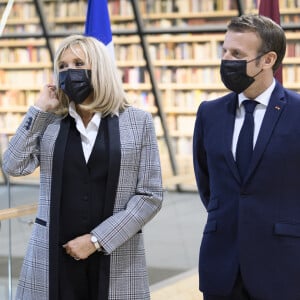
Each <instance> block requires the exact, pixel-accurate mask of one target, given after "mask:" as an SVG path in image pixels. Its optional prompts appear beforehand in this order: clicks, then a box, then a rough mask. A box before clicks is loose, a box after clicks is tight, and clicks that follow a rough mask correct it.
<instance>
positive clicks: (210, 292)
mask: <svg viewBox="0 0 300 300" xmlns="http://www.w3.org/2000/svg"><path fill="white" fill-rule="evenodd" d="M285 49H286V38H285V34H284V31H283V30H282V28H281V27H280V26H279V25H278V24H276V23H275V22H273V21H272V20H271V19H269V18H266V17H263V16H254V15H244V16H241V17H236V18H233V19H232V20H231V22H230V23H229V24H228V28H227V32H226V34H225V39H224V44H223V54H222V61H221V78H222V81H223V83H224V85H225V86H226V87H227V88H228V89H229V90H231V91H232V92H231V93H229V94H227V95H225V96H223V97H221V98H218V99H216V100H213V101H204V102H202V103H201V105H200V107H199V110H198V113H197V118H196V123H195V131H194V140H193V141H194V143H193V152H194V169H195V175H196V181H197V186H198V190H199V193H200V197H201V200H202V202H203V204H204V206H205V207H206V209H207V212H208V219H207V224H206V226H205V229H204V234H203V239H202V243H201V249H200V259H199V277H200V290H201V291H202V292H203V294H204V299H205V300H244V299H248V300H249V299H251V300H254V299H255V300H299V299H300V96H299V95H298V94H296V93H294V92H292V91H289V90H287V89H285V88H283V87H282V86H281V84H280V83H279V82H277V81H276V80H275V79H274V72H275V71H276V70H277V69H278V67H279V66H280V64H281V62H282V60H283V57H284V55H285ZM244 100H247V101H246V102H243V101H244ZM253 102H255V105H253V107H252V110H253V112H250V113H249V114H248V108H246V104H245V103H250V104H251V103H253ZM245 110H247V112H245ZM245 116H247V117H246V118H245ZM248 117H249V118H248ZM251 118H252V125H251V126H252V127H251V126H250V125H249V124H251V122H250V123H247V124H248V125H249V126H248V125H247V126H248V127H247V134H248V133H249V132H250V131H251V130H250V127H251V128H252V133H251V134H252V136H251V139H250V140H251V143H252V145H250V148H251V152H250V154H249V153H248V152H249V151H247V150H245V148H244V150H242V151H241V150H239V151H240V152H239V151H238V149H237V148H239V145H238V144H239V143H240V139H242V137H241V136H242V134H241V135H240V133H242V127H243V126H244V125H243V124H244V122H245V123H246V119H247V120H248V119H249V120H251ZM247 122H248V121H247ZM253 125H254V128H253ZM245 126H246V125H245ZM245 132H246V130H245ZM248 140H249V139H248ZM241 143H242V142H241ZM248 144H249V143H248ZM239 149H241V148H239ZM238 152H239V153H238ZM246 153H248V156H249V155H250V156H249V157H248V158H247V159H246V158H245V157H244V156H245V154H246ZM240 156H241V157H242V159H241V161H240ZM247 160H248V161H247ZM241 165H243V167H241Z"/></svg>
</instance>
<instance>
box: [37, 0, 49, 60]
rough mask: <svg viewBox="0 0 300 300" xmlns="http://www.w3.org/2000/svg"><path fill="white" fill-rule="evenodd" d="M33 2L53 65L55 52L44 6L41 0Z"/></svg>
mask: <svg viewBox="0 0 300 300" xmlns="http://www.w3.org/2000/svg"><path fill="white" fill-rule="evenodd" d="M33 2H34V5H35V8H36V11H37V14H38V16H39V18H40V22H41V26H42V31H43V37H44V38H45V39H46V45H47V48H48V51H49V54H50V59H51V62H52V63H53V61H54V51H53V49H52V45H51V41H50V36H49V31H48V27H47V25H46V22H45V20H46V19H45V15H44V12H43V7H42V4H41V1H40V0H33Z"/></svg>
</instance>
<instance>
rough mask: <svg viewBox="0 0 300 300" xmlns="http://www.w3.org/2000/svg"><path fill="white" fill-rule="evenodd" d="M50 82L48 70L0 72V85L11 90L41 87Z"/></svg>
mask: <svg viewBox="0 0 300 300" xmlns="http://www.w3.org/2000/svg"><path fill="white" fill-rule="evenodd" d="M51 81H52V72H51V70H50V69H47V68H46V69H43V70H6V71H5V72H4V71H3V70H0V84H2V85H8V86H11V87H12V88H16V89H17V88H18V87H19V88H20V87H21V88H24V87H32V86H36V87H38V86H40V87H42V86H43V85H44V84H46V83H48V82H51Z"/></svg>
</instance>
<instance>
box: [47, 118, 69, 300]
mask: <svg viewBox="0 0 300 300" xmlns="http://www.w3.org/2000/svg"><path fill="white" fill-rule="evenodd" d="M69 128H70V117H66V118H64V119H63V120H62V121H61V125H60V131H59V134H58V137H57V139H56V142H55V148H54V153H53V163H52V183H51V201H50V228H49V300H56V299H58V290H59V289H58V284H59V282H58V278H59V276H58V271H59V270H58V269H59V264H58V261H59V259H58V258H59V252H58V251H59V247H60V245H58V236H59V234H58V232H59V208H60V199H61V190H62V165H63V160H64V153H65V148H66V143H67V139H68V133H69Z"/></svg>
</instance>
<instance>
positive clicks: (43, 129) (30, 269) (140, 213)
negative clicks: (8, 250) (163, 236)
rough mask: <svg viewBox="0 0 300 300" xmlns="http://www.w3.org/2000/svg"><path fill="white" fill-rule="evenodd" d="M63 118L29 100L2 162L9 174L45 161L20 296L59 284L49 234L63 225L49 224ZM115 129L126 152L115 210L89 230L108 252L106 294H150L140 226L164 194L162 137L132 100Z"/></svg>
mask: <svg viewBox="0 0 300 300" xmlns="http://www.w3.org/2000/svg"><path fill="white" fill-rule="evenodd" d="M62 122H63V118H61V117H58V116H56V115H54V114H51V113H46V112H42V111H39V110H37V109H36V108H34V107H30V108H29V110H28V112H27V114H26V115H25V118H24V120H23V122H22V124H21V125H20V127H19V128H18V130H17V132H16V134H15V136H14V137H13V138H12V139H11V141H10V143H9V146H8V149H7V150H6V151H5V153H4V155H3V169H4V171H5V172H6V173H7V174H9V175H12V176H21V175H27V174H30V173H32V172H33V171H34V170H35V169H36V168H37V167H40V196H39V203H38V211H37V220H39V221H38V222H35V224H34V225H33V230H32V235H31V238H30V241H29V244H28V248H27V252H26V255H25V258H24V263H23V267H22V271H21V275H20V279H19V283H18V287H17V292H16V300H57V299H55V296H54V295H55V292H54V293H52V292H51V290H53V289H55V288H56V285H55V283H54V282H53V281H55V276H56V273H55V272H57V270H56V266H57V264H58V262H57V261H55V256H53V257H52V258H51V260H50V263H49V256H50V255H49V252H50V253H51V249H52V248H53V245H51V244H49V236H55V235H56V234H57V232H56V231H57V230H58V228H55V226H52V227H51V226H50V225H51V220H52V219H53V218H52V216H53V215H57V211H56V210H57V205H53V203H51V201H52V199H53V195H52V194H53V193H57V190H58V189H57V188H55V189H53V182H54V178H53V168H54V167H53V165H54V164H57V165H59V164H60V162H54V159H53V157H54V149H55V143H56V140H57V138H58V135H59V132H60V128H61V126H62V125H61V124H62ZM118 131H119V136H120V143H119V144H120V148H121V151H120V153H121V156H120V164H119V170H118V177H117V181H116V185H115V186H116V188H115V194H114V195H115V197H114V204H113V207H112V214H111V215H110V216H109V217H108V218H107V219H106V220H105V221H104V222H102V223H100V224H99V225H98V226H97V227H96V228H94V229H93V230H92V233H93V234H94V235H95V236H96V237H97V238H98V240H99V242H100V243H101V245H102V246H103V248H104V249H105V251H106V255H105V256H107V257H109V269H108V272H109V274H108V284H107V286H108V291H107V295H108V296H107V297H108V300H126V299H128V300H129V299H130V300H146V299H150V295H149V284H148V275H147V269H146V261H145V250H144V242H143V234H142V233H141V229H142V227H143V226H144V225H145V224H146V223H147V222H148V221H149V220H151V219H152V218H153V216H154V215H155V214H156V213H157V212H158V211H159V209H160V208H161V204H162V198H163V191H162V183H161V169H160V160H159V153H158V148H157V140H156V135H155V130H154V126H153V121H152V117H151V115H150V114H149V113H147V112H144V111H142V110H139V109H136V108H133V107H129V108H127V109H126V110H125V111H124V112H122V113H120V115H119V117H118ZM60 184H61V183H60ZM55 187H57V186H55ZM52 225H53V224H52ZM49 228H51V231H52V232H51V231H50V230H49ZM50 241H51V239H50ZM54 248H55V247H54ZM101 299H102V298H101ZM103 300H104V299H103Z"/></svg>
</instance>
